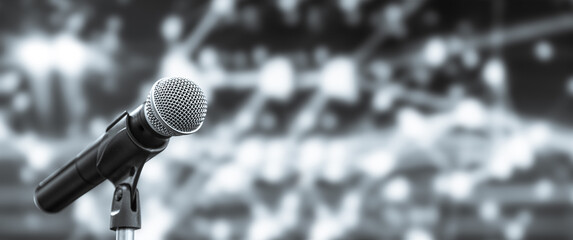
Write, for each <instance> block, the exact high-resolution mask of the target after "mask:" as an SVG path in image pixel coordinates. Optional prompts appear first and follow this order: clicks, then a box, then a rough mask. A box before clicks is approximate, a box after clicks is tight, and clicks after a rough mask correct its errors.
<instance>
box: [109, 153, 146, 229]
mask: <svg viewBox="0 0 573 240" xmlns="http://www.w3.org/2000/svg"><path fill="white" fill-rule="evenodd" d="M143 164H145V161H141V162H139V163H134V164H133V165H132V167H131V170H130V171H129V173H128V174H129V175H128V176H126V177H124V178H122V180H120V181H117V182H113V183H114V184H115V191H114V193H113V199H112V203H111V214H110V229H111V230H113V231H115V239H116V240H134V239H135V230H137V229H140V228H141V204H140V201H139V191H138V190H137V181H138V179H139V175H140V174H141V170H142V169H143Z"/></svg>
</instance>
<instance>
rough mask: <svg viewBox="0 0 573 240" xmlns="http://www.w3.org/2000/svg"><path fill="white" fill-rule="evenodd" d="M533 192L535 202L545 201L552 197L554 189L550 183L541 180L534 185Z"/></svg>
mask: <svg viewBox="0 0 573 240" xmlns="http://www.w3.org/2000/svg"><path fill="white" fill-rule="evenodd" d="M533 191H534V194H535V198H536V199H537V200H540V201H547V200H549V199H551V197H552V196H553V194H554V192H555V187H554V185H553V183H551V181H549V180H547V179H542V180H539V181H537V183H535V186H534V189H533Z"/></svg>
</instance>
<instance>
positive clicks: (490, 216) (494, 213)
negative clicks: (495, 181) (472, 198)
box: [479, 201, 500, 222]
mask: <svg viewBox="0 0 573 240" xmlns="http://www.w3.org/2000/svg"><path fill="white" fill-rule="evenodd" d="M499 212H500V211H499V204H498V203H496V202H494V201H485V202H483V203H481V204H480V206H479V215H480V217H481V218H482V219H483V220H485V221H488V222H493V221H495V220H496V219H498V218H499Z"/></svg>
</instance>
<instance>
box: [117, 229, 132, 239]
mask: <svg viewBox="0 0 573 240" xmlns="http://www.w3.org/2000/svg"><path fill="white" fill-rule="evenodd" d="M134 239H135V229H133V228H118V229H117V230H116V231H115V240H134Z"/></svg>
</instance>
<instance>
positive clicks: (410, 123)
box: [398, 108, 430, 141]
mask: <svg viewBox="0 0 573 240" xmlns="http://www.w3.org/2000/svg"><path fill="white" fill-rule="evenodd" d="M428 129H429V126H428V124H427V122H426V120H425V119H424V117H423V116H422V114H420V113H419V112H418V111H417V110H415V109H412V108H404V109H401V110H400V111H399V112H398V131H400V133H401V134H403V135H404V136H405V137H408V138H411V139H414V140H419V141H425V140H426V139H428V138H429V137H430V136H429V131H428Z"/></svg>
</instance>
